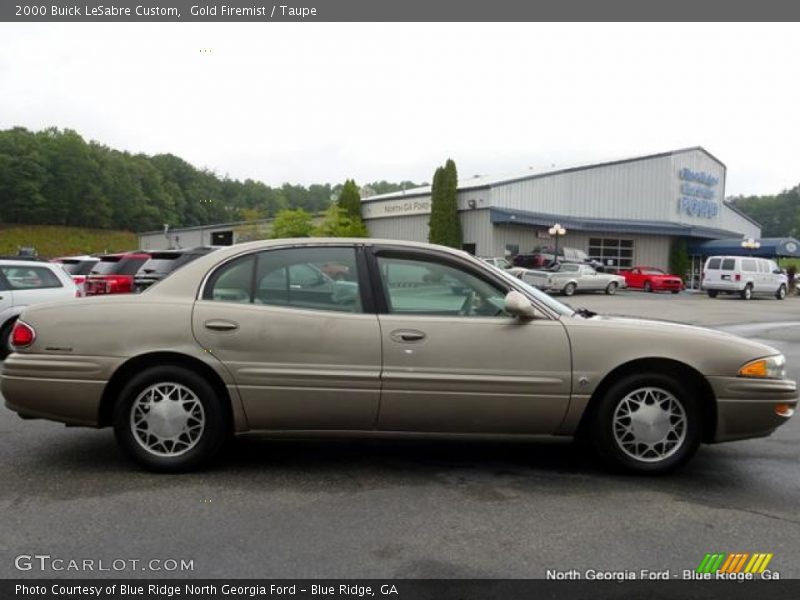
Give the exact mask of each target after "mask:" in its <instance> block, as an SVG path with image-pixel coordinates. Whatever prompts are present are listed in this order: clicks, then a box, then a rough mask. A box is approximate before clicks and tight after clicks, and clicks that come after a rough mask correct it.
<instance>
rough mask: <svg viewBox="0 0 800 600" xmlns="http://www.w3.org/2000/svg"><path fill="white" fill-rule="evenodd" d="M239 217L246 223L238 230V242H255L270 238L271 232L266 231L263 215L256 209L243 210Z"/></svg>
mask: <svg viewBox="0 0 800 600" xmlns="http://www.w3.org/2000/svg"><path fill="white" fill-rule="evenodd" d="M239 216H240V218H241V219H242V221H244V223H243V224H241V225H239V226H238V227H237V228H236V241H237V242H254V241H256V240H264V239H267V238H268V237H270V235H269V234H270V233H271V232H267V231H266V230H265V229H264V226H263V224H262V223H261V219H262V218H263V215H262V214H261V213H260V212H259V211H258V210H256V209H255V208H243V209H241V210H240V211H239Z"/></svg>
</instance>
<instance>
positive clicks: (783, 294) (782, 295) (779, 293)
mask: <svg viewBox="0 0 800 600" xmlns="http://www.w3.org/2000/svg"><path fill="white" fill-rule="evenodd" d="M775 297H776V298H777V299H778V300H783V299H784V298H786V286H785V285H781V287H779V288H778V291H777V292H775Z"/></svg>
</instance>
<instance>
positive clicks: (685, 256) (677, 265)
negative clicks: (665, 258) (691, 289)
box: [669, 239, 690, 285]
mask: <svg viewBox="0 0 800 600" xmlns="http://www.w3.org/2000/svg"><path fill="white" fill-rule="evenodd" d="M689 264H690V259H689V249H688V248H687V246H686V240H684V239H676V240H673V242H672V247H671V248H670V252H669V271H670V273H673V274H674V275H678V276H679V277H682V278H684V279H686V274H687V273H688V272H689ZM687 285H688V282H687Z"/></svg>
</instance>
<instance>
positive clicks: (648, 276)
mask: <svg viewBox="0 0 800 600" xmlns="http://www.w3.org/2000/svg"><path fill="white" fill-rule="evenodd" d="M619 274H620V275H622V276H623V277H624V278H625V283H626V284H627V285H628V287H629V288H633V289H639V290H644V291H645V292H661V291H664V292H672V293H673V294H677V293H678V292H680V291H681V290H682V289H683V279H681V278H680V277H678V276H677V275H670V274H669V273H667V272H666V271H664V270H663V269H659V268H657V267H633V268H632V269H628V270H622V271H620V272H619Z"/></svg>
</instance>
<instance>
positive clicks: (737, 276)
mask: <svg viewBox="0 0 800 600" xmlns="http://www.w3.org/2000/svg"><path fill="white" fill-rule="evenodd" d="M741 280H742V274H741V273H737V274H736V281H741Z"/></svg>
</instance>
